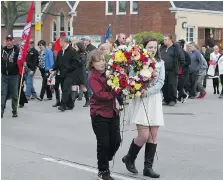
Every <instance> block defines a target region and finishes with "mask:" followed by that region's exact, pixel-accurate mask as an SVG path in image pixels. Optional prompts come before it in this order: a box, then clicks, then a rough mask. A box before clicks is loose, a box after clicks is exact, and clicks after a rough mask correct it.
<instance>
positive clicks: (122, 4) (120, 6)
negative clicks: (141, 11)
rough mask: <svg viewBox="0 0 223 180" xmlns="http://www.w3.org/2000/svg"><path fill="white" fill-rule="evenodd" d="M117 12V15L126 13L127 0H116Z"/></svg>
mask: <svg viewBox="0 0 223 180" xmlns="http://www.w3.org/2000/svg"><path fill="white" fill-rule="evenodd" d="M116 14H117V15H125V14H126V1H116Z"/></svg>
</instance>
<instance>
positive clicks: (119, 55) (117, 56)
mask: <svg viewBox="0 0 223 180" xmlns="http://www.w3.org/2000/svg"><path fill="white" fill-rule="evenodd" d="M114 61H115V62H119V63H120V62H127V59H126V57H125V55H124V53H123V52H122V51H117V52H116V53H115V59H114Z"/></svg>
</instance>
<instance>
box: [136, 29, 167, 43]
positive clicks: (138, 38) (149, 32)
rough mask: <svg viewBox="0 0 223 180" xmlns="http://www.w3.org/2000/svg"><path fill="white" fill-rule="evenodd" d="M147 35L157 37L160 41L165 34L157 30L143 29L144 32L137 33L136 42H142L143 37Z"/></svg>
mask: <svg viewBox="0 0 223 180" xmlns="http://www.w3.org/2000/svg"><path fill="white" fill-rule="evenodd" d="M147 36H152V37H154V38H156V39H157V41H158V42H159V43H160V42H161V41H162V40H163V37H164V36H163V34H161V33H156V32H152V31H143V32H140V33H137V34H136V35H135V40H136V43H137V44H141V42H142V40H143V38H144V37H147Z"/></svg>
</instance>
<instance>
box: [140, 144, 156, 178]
mask: <svg viewBox="0 0 223 180" xmlns="http://www.w3.org/2000/svg"><path fill="white" fill-rule="evenodd" d="M156 146H157V144H152V143H146V147H145V162H144V170H143V175H144V176H148V177H151V178H159V177H160V175H159V174H157V173H155V172H154V171H153V168H152V167H153V161H154V157H155V154H156Z"/></svg>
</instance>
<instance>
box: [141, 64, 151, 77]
mask: <svg viewBox="0 0 223 180" xmlns="http://www.w3.org/2000/svg"><path fill="white" fill-rule="evenodd" d="M140 75H141V76H143V77H147V78H151V76H152V73H151V71H150V70H149V69H148V66H147V65H144V66H143V69H142V70H141V71H140Z"/></svg>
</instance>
